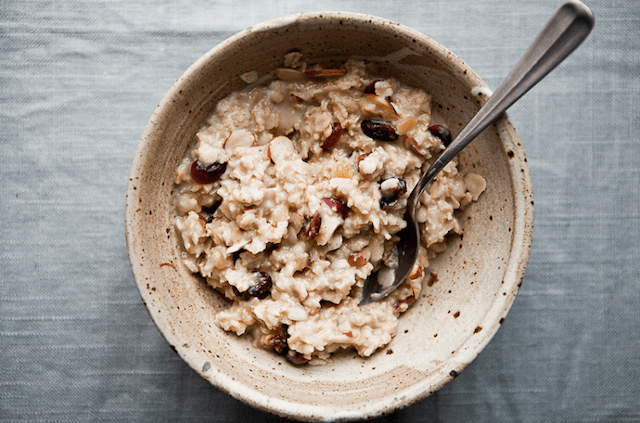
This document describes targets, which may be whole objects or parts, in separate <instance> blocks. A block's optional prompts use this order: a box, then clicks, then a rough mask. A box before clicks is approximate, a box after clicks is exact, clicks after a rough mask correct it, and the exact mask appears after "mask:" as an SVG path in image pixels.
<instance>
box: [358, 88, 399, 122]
mask: <svg viewBox="0 0 640 423" xmlns="http://www.w3.org/2000/svg"><path fill="white" fill-rule="evenodd" d="M358 106H359V107H360V110H361V111H362V113H364V114H365V115H367V116H372V117H378V118H381V119H384V120H392V119H395V118H397V117H398V112H396V109H395V108H394V107H393V105H392V104H391V102H389V100H387V99H386V98H384V97H380V96H379V95H376V94H364V95H363V96H362V97H360V100H358Z"/></svg>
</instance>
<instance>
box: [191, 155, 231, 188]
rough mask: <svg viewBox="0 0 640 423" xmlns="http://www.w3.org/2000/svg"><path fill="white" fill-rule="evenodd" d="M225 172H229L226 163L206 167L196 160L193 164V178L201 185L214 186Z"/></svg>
mask: <svg viewBox="0 0 640 423" xmlns="http://www.w3.org/2000/svg"><path fill="white" fill-rule="evenodd" d="M225 170H227V164H226V163H214V164H212V165H210V166H205V165H203V164H201V163H200V162H199V161H197V160H196V161H195V162H193V163H192V164H191V178H192V179H193V180H194V181H196V182H197V183H199V184H201V185H207V184H212V183H214V182H216V181H218V180H219V179H220V177H221V176H222V174H223V173H224V171H225Z"/></svg>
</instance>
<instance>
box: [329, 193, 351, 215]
mask: <svg viewBox="0 0 640 423" xmlns="http://www.w3.org/2000/svg"><path fill="white" fill-rule="evenodd" d="M322 201H324V203H325V204H326V205H327V206H329V207H330V208H331V210H333V211H334V212H336V213H338V214H339V215H340V216H341V217H342V218H343V219H346V218H347V216H348V215H349V212H350V211H351V209H350V208H349V207H347V203H345V201H344V200H343V199H342V198H340V197H330V198H323V199H322Z"/></svg>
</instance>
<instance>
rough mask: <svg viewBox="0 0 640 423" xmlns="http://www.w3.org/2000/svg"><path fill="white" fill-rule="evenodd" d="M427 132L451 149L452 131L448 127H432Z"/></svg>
mask: <svg viewBox="0 0 640 423" xmlns="http://www.w3.org/2000/svg"><path fill="white" fill-rule="evenodd" d="M427 130H428V131H429V132H431V133H432V134H433V136H434V137H436V138H438V139H439V140H440V141H442V144H444V146H445V147H449V144H451V131H449V128H448V127H447V126H446V125H431V126H430V127H428V128H427Z"/></svg>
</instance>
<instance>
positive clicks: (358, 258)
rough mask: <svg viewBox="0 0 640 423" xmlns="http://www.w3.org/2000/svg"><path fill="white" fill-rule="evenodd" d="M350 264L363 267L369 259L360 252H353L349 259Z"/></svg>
mask: <svg viewBox="0 0 640 423" xmlns="http://www.w3.org/2000/svg"><path fill="white" fill-rule="evenodd" d="M347 262H348V263H349V266H352V267H362V266H364V265H365V264H367V259H366V258H365V257H364V256H363V255H362V254H360V253H352V254H351V255H350V256H349V258H348V259H347Z"/></svg>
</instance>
